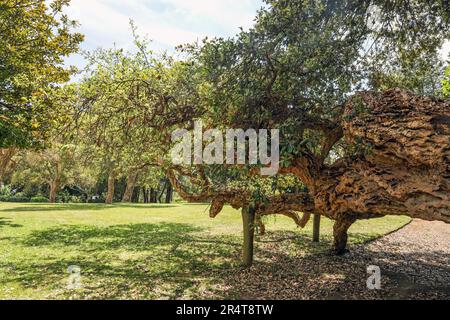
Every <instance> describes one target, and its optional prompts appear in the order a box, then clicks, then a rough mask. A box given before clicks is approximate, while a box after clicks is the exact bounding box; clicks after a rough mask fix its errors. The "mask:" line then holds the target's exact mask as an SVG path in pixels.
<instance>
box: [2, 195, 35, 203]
mask: <svg viewBox="0 0 450 320" xmlns="http://www.w3.org/2000/svg"><path fill="white" fill-rule="evenodd" d="M0 202H30V198H28V197H24V196H20V195H15V196H0Z"/></svg>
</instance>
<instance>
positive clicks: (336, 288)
mask: <svg viewBox="0 0 450 320" xmlns="http://www.w3.org/2000/svg"><path fill="white" fill-rule="evenodd" d="M299 243H301V242H299ZM299 243H297V244H296V245H298V244H299ZM286 245H287V243H286V242H285V243H284V245H283V243H281V244H280V243H276V242H273V243H270V242H269V243H264V244H263V245H259V247H258V253H257V254H258V256H259V260H258V261H257V263H255V267H253V268H251V269H250V270H239V271H236V272H232V273H231V274H230V273H228V274H226V275H224V277H225V278H226V280H225V284H224V285H221V286H219V287H217V289H218V291H220V292H221V294H222V295H223V293H224V292H226V295H227V296H228V297H232V298H241V299H450V225H447V224H444V223H440V222H425V221H421V220H414V221H413V222H412V223H411V224H409V225H408V226H406V227H405V228H403V229H401V230H399V231H397V232H395V233H392V234H390V235H387V236H385V237H383V238H381V239H379V240H376V241H374V242H371V243H369V244H365V245H359V246H353V247H350V250H351V252H350V253H349V254H348V255H345V256H344V257H336V256H334V255H331V254H328V253H327V254H325V253H319V254H317V253H314V252H310V253H308V249H311V248H310V245H305V247H303V248H300V249H297V250H299V251H298V252H301V253H300V254H286ZM288 245H289V244H288ZM291 245H292V244H291ZM288 249H289V248H288ZM305 252H306V253H305ZM370 265H375V266H378V267H380V269H381V290H368V289H367V284H366V283H367V279H368V277H369V274H368V273H367V267H368V266H370ZM211 294H212V295H213V293H211Z"/></svg>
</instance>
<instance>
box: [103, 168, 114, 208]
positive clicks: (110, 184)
mask: <svg viewBox="0 0 450 320" xmlns="http://www.w3.org/2000/svg"><path fill="white" fill-rule="evenodd" d="M115 182H116V173H115V171H114V170H111V171H110V172H109V175H108V191H107V193H106V199H105V203H106V204H112V203H113V201H114V188H115Z"/></svg>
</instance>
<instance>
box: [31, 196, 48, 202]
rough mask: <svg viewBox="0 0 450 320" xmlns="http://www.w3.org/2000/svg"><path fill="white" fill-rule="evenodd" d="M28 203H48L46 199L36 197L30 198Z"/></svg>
mask: <svg viewBox="0 0 450 320" xmlns="http://www.w3.org/2000/svg"><path fill="white" fill-rule="evenodd" d="M30 201H31V202H36V203H46V202H48V199H47V198H46V197H42V196H37V197H32V198H31V200H30Z"/></svg>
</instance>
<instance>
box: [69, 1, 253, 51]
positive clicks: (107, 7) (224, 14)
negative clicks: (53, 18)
mask: <svg viewBox="0 0 450 320" xmlns="http://www.w3.org/2000/svg"><path fill="white" fill-rule="evenodd" d="M260 6H261V2H260V0H189V1H186V0H184V1H182V0H129V1H126V2H124V1H121V0H120V1H119V0H72V2H71V5H70V8H68V9H67V13H68V14H69V16H70V17H71V18H73V19H76V20H78V21H79V22H80V23H81V28H80V31H81V32H83V33H84V34H85V35H86V46H87V47H89V48H92V47H97V46H103V47H105V46H108V47H109V46H111V45H112V43H114V42H115V43H116V44H117V45H119V46H125V47H126V46H127V45H130V44H131V37H130V28H129V19H130V18H131V19H133V20H134V21H135V22H136V24H137V26H138V28H139V31H140V33H144V34H148V36H149V37H150V38H151V39H153V40H154V41H155V42H156V43H157V44H159V45H161V46H162V47H174V46H176V45H179V44H183V43H187V42H192V41H195V40H196V39H198V38H203V37H205V36H210V37H211V36H216V35H217V36H231V35H233V34H234V33H236V32H238V30H239V27H240V26H243V27H244V28H249V27H250V26H251V25H252V21H253V18H254V16H255V14H256V10H257V8H259V7H260Z"/></svg>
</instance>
